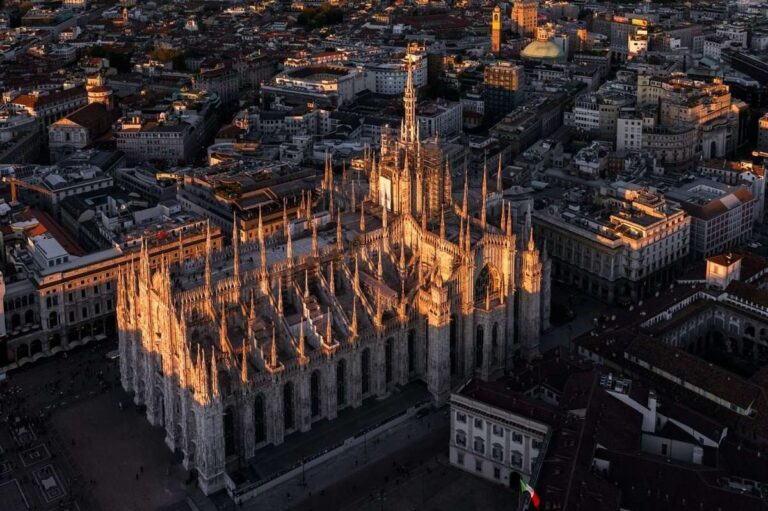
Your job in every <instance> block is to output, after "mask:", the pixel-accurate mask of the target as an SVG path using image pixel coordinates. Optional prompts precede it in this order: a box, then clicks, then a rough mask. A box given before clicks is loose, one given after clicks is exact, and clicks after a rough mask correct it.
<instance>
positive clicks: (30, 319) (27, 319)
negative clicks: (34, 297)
mask: <svg viewBox="0 0 768 511" xmlns="http://www.w3.org/2000/svg"><path fill="white" fill-rule="evenodd" d="M34 321H35V313H34V312H33V311H32V310H28V311H27V312H25V313H24V324H25V325H28V324H30V323H34Z"/></svg>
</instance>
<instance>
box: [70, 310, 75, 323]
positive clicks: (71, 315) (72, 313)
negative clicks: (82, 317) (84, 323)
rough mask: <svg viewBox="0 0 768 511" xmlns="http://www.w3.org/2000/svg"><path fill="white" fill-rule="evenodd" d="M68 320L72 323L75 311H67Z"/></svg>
mask: <svg viewBox="0 0 768 511" xmlns="http://www.w3.org/2000/svg"><path fill="white" fill-rule="evenodd" d="M69 322H70V323H74V322H75V313H74V312H71V311H70V313H69Z"/></svg>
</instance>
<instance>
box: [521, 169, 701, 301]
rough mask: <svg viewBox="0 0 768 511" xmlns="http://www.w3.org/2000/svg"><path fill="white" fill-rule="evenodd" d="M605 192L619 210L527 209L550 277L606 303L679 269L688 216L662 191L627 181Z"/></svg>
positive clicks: (635, 294)
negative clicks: (544, 251) (543, 248)
mask: <svg viewBox="0 0 768 511" xmlns="http://www.w3.org/2000/svg"><path fill="white" fill-rule="evenodd" d="M611 189H612V190H613V193H614V195H613V196H606V197H605V198H604V199H603V204H605V206H608V205H609V204H610V202H611V201H615V204H616V205H617V206H619V207H620V208H621V209H620V210H619V211H618V212H612V208H610V207H603V208H600V207H594V206H581V205H574V206H564V207H558V206H556V205H552V206H550V207H548V208H547V209H544V210H536V211H534V212H533V223H534V229H535V232H536V234H537V236H539V237H540V238H539V239H540V242H543V243H544V244H545V245H546V247H547V252H548V254H549V256H550V257H551V258H552V263H553V264H552V277H553V278H554V279H557V280H561V281H563V282H565V283H567V284H569V285H574V286H576V287H578V288H580V289H582V290H583V291H586V292H588V293H590V294H593V295H595V296H597V297H600V298H601V299H603V300H606V301H608V302H613V301H615V300H622V301H624V300H631V301H635V300H639V299H642V298H643V296H646V295H648V294H651V293H653V292H655V291H656V289H658V288H660V287H661V286H662V285H668V284H669V283H670V282H672V281H673V279H674V277H675V276H676V275H677V274H679V273H680V272H681V271H682V269H683V266H684V262H685V261H686V260H687V258H688V254H689V252H690V246H691V245H690V244H691V238H692V233H691V219H690V218H689V217H688V215H687V214H686V212H685V211H684V210H683V209H681V208H680V207H679V206H676V205H675V204H673V203H672V202H671V201H667V200H665V199H664V197H663V196H660V195H658V194H654V193H651V192H649V191H647V190H643V189H638V188H636V187H632V186H627V185H621V184H619V185H617V186H615V187H613V188H611Z"/></svg>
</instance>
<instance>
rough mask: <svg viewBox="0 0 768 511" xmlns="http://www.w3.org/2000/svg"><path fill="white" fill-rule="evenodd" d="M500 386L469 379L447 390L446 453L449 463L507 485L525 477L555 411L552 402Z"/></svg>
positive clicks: (542, 449)
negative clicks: (447, 430) (453, 390)
mask: <svg viewBox="0 0 768 511" xmlns="http://www.w3.org/2000/svg"><path fill="white" fill-rule="evenodd" d="M505 387H506V385H505V383H504V382H503V381H502V382H494V383H489V382H483V381H479V380H472V381H470V382H469V383H468V384H467V385H465V386H463V387H462V388H460V389H459V390H458V391H456V392H455V393H453V394H451V399H450V420H451V437H450V438H451V439H450V450H449V454H448V457H449V460H450V462H451V465H453V466H455V467H458V468H460V469H462V470H466V471H467V472H470V473H473V474H475V475H478V476H480V477H483V478H485V479H488V480H490V481H492V482H495V483H498V484H503V485H505V486H512V485H511V484H510V481H511V480H514V479H516V478H521V479H523V480H524V481H526V482H528V481H530V479H531V475H532V474H533V472H534V469H535V468H536V466H537V463H538V461H539V459H540V456H541V455H543V454H544V453H546V450H547V445H546V444H547V442H548V440H549V438H550V436H551V434H552V426H553V425H554V424H555V423H556V422H557V418H558V417H557V409H556V408H555V407H554V406H552V405H547V404H546V403H542V402H539V401H536V400H533V399H531V398H529V397H528V396H525V395H524V394H522V393H514V394H513V393H511V392H509V391H508V390H506V388H505ZM515 487H516V484H515Z"/></svg>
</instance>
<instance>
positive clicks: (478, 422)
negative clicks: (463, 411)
mask: <svg viewBox="0 0 768 511" xmlns="http://www.w3.org/2000/svg"><path fill="white" fill-rule="evenodd" d="M475 427H476V428H477V429H483V419H475Z"/></svg>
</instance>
